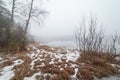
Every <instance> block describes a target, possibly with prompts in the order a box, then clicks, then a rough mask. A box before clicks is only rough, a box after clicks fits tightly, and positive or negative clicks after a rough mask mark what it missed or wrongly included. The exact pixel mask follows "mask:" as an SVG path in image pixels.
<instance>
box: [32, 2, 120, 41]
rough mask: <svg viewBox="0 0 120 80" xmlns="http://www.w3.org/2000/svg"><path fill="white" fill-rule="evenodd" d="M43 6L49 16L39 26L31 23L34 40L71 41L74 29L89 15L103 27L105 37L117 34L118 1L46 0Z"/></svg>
mask: <svg viewBox="0 0 120 80" xmlns="http://www.w3.org/2000/svg"><path fill="white" fill-rule="evenodd" d="M43 5H44V6H45V8H46V9H47V10H48V11H49V14H48V15H47V17H46V18H45V19H44V22H43V24H42V25H41V26H38V25H37V24H36V23H33V24H32V26H31V29H30V33H31V34H32V35H34V36H35V37H36V39H39V40H42V41H44V40H45V41H49V40H72V39H74V31H75V27H76V26H78V25H79V24H80V21H81V20H82V18H83V17H87V18H89V17H90V15H91V14H92V15H94V16H96V17H97V19H98V24H102V25H103V26H104V30H105V33H106V34H107V35H111V34H114V33H116V32H118V33H119V29H120V23H119V21H120V15H119V14H120V10H119V9H120V0H48V1H45V2H43ZM39 40H38V41H39Z"/></svg>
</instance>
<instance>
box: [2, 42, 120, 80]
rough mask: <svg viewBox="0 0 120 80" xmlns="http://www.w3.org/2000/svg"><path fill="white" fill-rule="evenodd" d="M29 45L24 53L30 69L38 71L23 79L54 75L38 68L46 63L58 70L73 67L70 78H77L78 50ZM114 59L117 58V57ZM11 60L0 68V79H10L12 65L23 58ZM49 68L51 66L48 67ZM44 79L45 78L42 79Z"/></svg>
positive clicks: (35, 79) (20, 62)
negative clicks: (28, 60) (29, 59)
mask: <svg viewBox="0 0 120 80" xmlns="http://www.w3.org/2000/svg"><path fill="white" fill-rule="evenodd" d="M55 44H56V45H55ZM63 44H64V43H57V42H54V43H48V44H47V45H50V46H54V47H56V46H58V45H61V46H63ZM68 44H69V43H68ZM30 46H31V47H32V49H33V50H32V51H31V52H29V53H27V54H25V55H27V56H28V57H29V58H31V60H32V61H31V63H30V70H34V69H35V68H38V71H36V72H35V73H34V74H33V75H32V76H30V77H27V76H25V77H24V80H37V79H41V77H44V78H46V76H47V75H49V76H51V77H54V76H56V75H55V74H50V73H45V72H44V73H43V72H42V71H41V70H40V69H41V68H44V67H45V66H48V65H50V66H53V67H55V68H59V70H60V71H63V70H65V69H66V68H67V67H69V68H71V69H74V74H72V75H71V76H70V77H71V78H72V80H79V79H77V72H78V67H79V66H78V64H77V63H76V60H77V59H78V57H80V54H81V53H80V52H79V51H77V50H75V49H74V50H72V49H68V48H64V49H57V50H56V49H55V48H53V47H49V48H50V49H48V50H44V49H42V48H41V47H40V48H39V47H36V46H34V45H30ZM64 46H66V45H64ZM64 46H63V47H64ZM68 46H70V45H68ZM58 47H59V46H58ZM28 50H31V49H30V48H28ZM63 52H65V53H63ZM116 59H117V60H119V59H118V58H116ZM3 60H4V59H3V58H2V57H0V62H1V61H3ZM12 62H13V64H12V65H10V66H5V67H4V68H2V69H1V70H0V80H10V79H11V78H12V77H14V76H15V73H14V71H15V70H14V69H13V68H14V66H16V65H21V64H22V63H24V60H22V59H17V60H15V61H12ZM36 62H39V64H36ZM80 65H81V66H84V63H80ZM39 68H40V69H39ZM49 69H50V70H51V69H52V68H51V67H50V68H49ZM44 80H47V79H44ZM94 80H120V77H116V76H111V77H109V78H102V79H98V78H96V77H95V78H94Z"/></svg>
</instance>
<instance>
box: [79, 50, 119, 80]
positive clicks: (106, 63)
mask: <svg viewBox="0 0 120 80" xmlns="http://www.w3.org/2000/svg"><path fill="white" fill-rule="evenodd" d="M77 62H79V63H85V65H83V68H85V66H90V67H87V68H85V69H83V68H81V66H79V68H81V69H80V70H79V72H80V73H78V74H77V77H78V78H81V77H82V78H81V79H85V80H93V75H94V76H96V77H98V78H102V77H109V76H110V75H119V74H120V72H119V71H118V69H117V68H115V67H113V66H112V65H111V64H115V63H116V62H115V60H114V57H113V55H112V54H106V53H94V52H93V53H92V52H90V53H89V52H85V53H81V57H79V58H78V60H77ZM88 75H89V76H88Z"/></svg>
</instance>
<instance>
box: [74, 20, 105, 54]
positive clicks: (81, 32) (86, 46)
mask: <svg viewBox="0 0 120 80" xmlns="http://www.w3.org/2000/svg"><path fill="white" fill-rule="evenodd" d="M87 26H88V27H87ZM87 28H88V29H87ZM75 39H76V44H77V46H78V49H79V50H80V51H81V50H83V51H86V50H87V51H94V52H97V51H100V50H101V49H102V43H103V39H104V34H103V31H102V27H101V28H100V30H97V19H93V18H91V19H90V21H89V23H88V25H86V21H85V19H84V20H83V22H82V24H81V25H80V28H79V29H77V31H76V33H75Z"/></svg>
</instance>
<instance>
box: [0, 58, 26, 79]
mask: <svg viewBox="0 0 120 80" xmlns="http://www.w3.org/2000/svg"><path fill="white" fill-rule="evenodd" d="M23 62H24V61H23V60H21V59H18V60H15V61H13V65H11V66H6V67H4V68H3V69H1V70H0V80H10V79H11V78H12V77H13V76H15V74H14V70H12V69H13V68H14V66H16V65H20V64H22V63H23Z"/></svg>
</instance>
